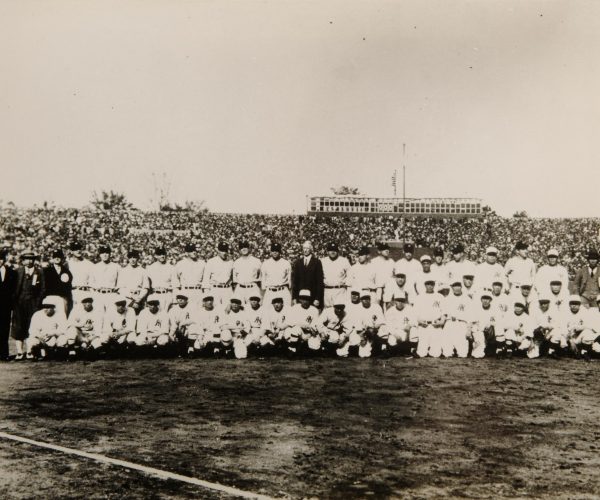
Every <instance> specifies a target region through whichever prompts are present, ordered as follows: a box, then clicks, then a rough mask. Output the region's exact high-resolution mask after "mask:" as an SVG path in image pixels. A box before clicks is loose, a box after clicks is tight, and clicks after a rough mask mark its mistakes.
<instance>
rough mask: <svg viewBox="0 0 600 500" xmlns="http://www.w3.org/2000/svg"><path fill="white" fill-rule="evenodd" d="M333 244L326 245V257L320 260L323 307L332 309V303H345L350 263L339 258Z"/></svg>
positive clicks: (337, 248) (335, 245)
mask: <svg viewBox="0 0 600 500" xmlns="http://www.w3.org/2000/svg"><path fill="white" fill-rule="evenodd" d="M339 252H340V250H339V247H338V245H337V243H335V242H330V243H329V244H328V245H327V255H326V256H325V257H323V258H322V259H321V263H322V265H323V284H324V289H325V290H324V301H325V303H324V307H326V308H327V307H333V304H334V302H336V301H341V302H345V301H346V287H347V284H346V281H347V279H348V272H349V270H350V262H348V259H347V258H346V257H341V256H340V253H339Z"/></svg>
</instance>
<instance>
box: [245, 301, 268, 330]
mask: <svg viewBox="0 0 600 500" xmlns="http://www.w3.org/2000/svg"><path fill="white" fill-rule="evenodd" d="M244 312H245V313H246V320H247V321H248V323H250V328H264V326H263V325H264V322H265V321H264V316H265V313H266V310H265V309H264V308H263V307H259V308H258V309H252V307H250V306H248V307H246V309H244Z"/></svg>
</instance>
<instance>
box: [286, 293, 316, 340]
mask: <svg viewBox="0 0 600 500" xmlns="http://www.w3.org/2000/svg"><path fill="white" fill-rule="evenodd" d="M298 300H299V303H298V304H295V305H293V306H292V307H291V309H290V311H289V315H288V318H287V323H288V325H289V326H288V328H286V329H285V330H284V333H283V335H284V339H285V340H286V342H287V344H288V350H289V351H291V352H297V351H298V348H299V347H303V346H304V345H305V343H306V344H307V345H308V347H309V349H311V350H318V349H320V347H321V337H320V335H319V331H318V329H317V320H318V318H319V310H318V309H317V308H316V307H315V306H313V305H311V293H310V290H306V289H302V290H300V292H299V293H298ZM311 339H315V340H311ZM309 341H310V342H309Z"/></svg>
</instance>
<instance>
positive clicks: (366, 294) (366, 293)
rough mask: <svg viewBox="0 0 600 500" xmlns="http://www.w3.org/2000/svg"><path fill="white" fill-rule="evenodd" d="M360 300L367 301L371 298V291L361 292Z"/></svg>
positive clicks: (364, 290)
mask: <svg viewBox="0 0 600 500" xmlns="http://www.w3.org/2000/svg"><path fill="white" fill-rule="evenodd" d="M360 298H361V299H366V298H369V299H370V298H371V290H368V289H366V288H365V289H363V290H361V291H360Z"/></svg>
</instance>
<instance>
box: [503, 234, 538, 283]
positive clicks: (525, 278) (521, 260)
mask: <svg viewBox="0 0 600 500" xmlns="http://www.w3.org/2000/svg"><path fill="white" fill-rule="evenodd" d="M504 271H505V273H506V279H507V282H508V288H507V290H508V292H509V293H514V292H515V289H518V288H520V287H521V285H522V284H523V283H533V282H534V280H535V274H536V267H535V263H534V262H533V260H531V258H530V257H529V245H527V243H524V242H522V241H519V242H518V243H517V244H516V245H515V255H513V256H512V257H511V258H510V259H508V261H507V262H506V265H505V266H504Z"/></svg>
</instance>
